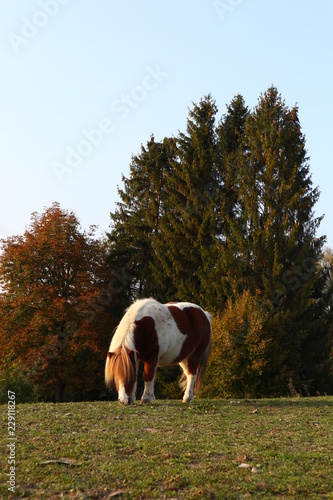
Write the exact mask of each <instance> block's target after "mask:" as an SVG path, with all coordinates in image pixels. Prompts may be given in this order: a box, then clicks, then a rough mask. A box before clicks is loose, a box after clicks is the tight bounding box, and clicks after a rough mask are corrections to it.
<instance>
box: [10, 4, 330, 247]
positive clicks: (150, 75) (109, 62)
mask: <svg viewBox="0 0 333 500" xmlns="http://www.w3.org/2000/svg"><path fill="white" fill-rule="evenodd" d="M332 21H333V2H332V0H320V1H315V0H293V1H290V0H280V1H272V0H221V1H214V0H182V1H181V2H179V1H175V0H170V1H168V2H157V1H156V0H155V1H153V0H141V1H140V2H138V1H134V0H127V1H126V2H115V1H112V0H97V1H95V2H94V1H92V0H21V1H20V2H13V0H2V1H1V4H0V34H1V37H0V64H1V75H2V76H1V79H0V127H1V130H0V144H1V146H0V187H1V196H0V238H1V237H2V238H3V237H7V236H12V235H18V234H23V232H24V231H25V229H26V227H27V226H28V225H29V224H30V216H31V213H32V212H38V213H42V212H43V210H44V209H45V208H46V207H50V206H51V205H52V203H53V202H59V203H60V205H61V207H62V208H63V209H68V210H73V211H74V212H75V213H76V215H77V217H78V218H79V220H80V223H81V227H82V229H88V228H89V226H90V225H93V224H94V225H98V227H99V229H98V233H97V234H98V235H101V234H104V232H105V231H108V230H109V224H110V212H113V211H114V210H115V207H116V205H115V203H116V202H117V201H118V200H119V196H118V192H117V187H118V186H119V187H122V174H124V175H125V176H128V173H129V165H130V162H131V157H132V155H137V154H140V148H141V144H143V145H145V144H146V143H147V141H148V140H149V138H150V136H151V134H154V136H155V139H156V140H162V139H163V138H164V137H172V136H177V135H178V133H179V131H181V132H185V130H186V120H187V117H188V110H189V108H191V107H192V106H193V103H197V102H199V100H200V99H201V98H202V97H204V96H205V95H207V94H208V93H211V95H212V97H213V98H214V99H215V100H216V104H217V107H218V115H217V116H218V120H219V119H220V118H221V117H222V115H223V114H224V113H225V112H226V105H228V104H229V103H230V101H231V100H232V99H233V97H234V96H235V95H236V94H238V93H240V94H241V95H242V96H243V97H244V99H245V103H246V105H247V106H248V107H249V108H250V109H253V108H254V107H255V106H256V105H257V103H258V98H259V96H260V94H262V93H264V92H265V91H266V90H267V89H268V88H269V87H270V86H271V85H274V86H276V87H277V89H278V91H279V92H280V93H281V95H282V98H283V99H284V100H285V102H286V104H287V106H289V107H293V106H294V105H295V104H297V105H298V108H299V118H300V123H301V126H302V132H303V133H304V134H305V137H306V147H307V151H308V156H309V157H310V160H309V164H310V171H311V174H312V180H313V185H314V186H318V187H319V190H320V191H321V196H320V200H319V202H318V203H317V204H316V207H315V210H316V216H320V215H322V214H325V217H324V220H323V222H322V223H321V226H320V228H319V230H318V236H321V235H326V236H327V244H328V246H330V247H331V248H333V223H332V222H333V221H332V214H333V175H332V153H331V144H332V136H333V125H332V114H333V113H332V111H333V105H332V99H331V98H330V97H329V96H330V94H331V92H332V89H333V68H332V52H333V50H332V49H333V30H332Z"/></svg>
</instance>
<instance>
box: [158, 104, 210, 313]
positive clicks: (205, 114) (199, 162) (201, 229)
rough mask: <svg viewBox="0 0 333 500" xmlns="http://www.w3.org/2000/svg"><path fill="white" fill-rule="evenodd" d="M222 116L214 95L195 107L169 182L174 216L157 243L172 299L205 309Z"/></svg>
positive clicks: (168, 216) (164, 225) (167, 214)
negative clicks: (217, 126)
mask: <svg viewBox="0 0 333 500" xmlns="http://www.w3.org/2000/svg"><path fill="white" fill-rule="evenodd" d="M216 113H217V108H216V104H215V101H214V100H213V99H212V97H211V96H210V95H208V96H207V97H205V98H204V99H203V100H201V101H200V102H199V104H198V105H196V104H194V105H193V109H192V110H190V111H189V117H188V120H187V133H186V134H183V133H180V134H179V136H178V138H177V161H175V162H173V165H172V166H173V168H172V171H171V173H170V175H169V176H168V177H167V179H166V189H167V193H168V200H167V207H168V210H167V211H165V214H164V217H163V218H162V219H161V225H160V232H159V233H158V234H157V235H156V236H155V237H154V248H155V249H156V259H157V261H158V263H159V266H160V269H161V273H160V276H161V280H160V286H161V287H162V288H163V289H164V294H165V296H166V298H167V299H172V300H173V299H175V298H176V299H179V300H192V301H194V302H197V303H201V304H205V300H206V299H205V296H204V293H203V288H204V286H203V283H204V281H205V277H206V274H205V263H204V260H203V251H204V249H206V248H209V247H210V246H211V245H212V244H213V242H214V239H215V232H216V229H215V214H214V202H213V200H214V196H215V193H216V188H217V168H216V132H215V126H214V125H215V115H216ZM165 283H167V287H166V286H165Z"/></svg>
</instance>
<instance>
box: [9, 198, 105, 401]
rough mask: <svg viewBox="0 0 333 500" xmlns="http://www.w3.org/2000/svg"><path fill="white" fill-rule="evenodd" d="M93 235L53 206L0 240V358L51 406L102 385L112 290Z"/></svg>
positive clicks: (102, 252) (100, 246)
mask: <svg viewBox="0 0 333 500" xmlns="http://www.w3.org/2000/svg"><path fill="white" fill-rule="evenodd" d="M94 231H95V228H94V227H91V228H90V231H89V232H85V231H81V229H80V224H79V221H78V219H77V217H76V216H75V214H74V213H73V212H69V211H65V210H63V209H61V208H60V206H59V204H58V203H54V204H53V205H52V207H50V208H48V209H46V210H45V211H44V212H43V213H42V214H41V215H40V214H38V213H33V214H32V216H31V225H30V226H29V227H28V228H27V230H26V231H25V233H24V234H23V236H13V237H9V238H6V239H4V240H2V254H1V256H0V279H1V288H2V296H1V301H0V305H1V310H0V315H1V318H0V319H1V322H2V328H1V337H2V339H1V340H2V342H1V343H2V350H3V355H4V356H6V360H7V364H10V363H15V364H16V365H17V364H18V365H19V367H20V369H21V370H23V372H26V373H27V374H29V377H30V379H31V380H32V381H33V383H35V384H37V385H38V386H39V387H40V389H41V393H42V394H43V395H44V396H46V397H47V398H53V399H55V400H56V401H62V400H63V396H64V390H65V388H66V392H67V391H68V392H69V394H73V393H75V395H76V397H85V396H86V395H87V394H89V393H92V391H96V390H98V388H101V387H102V386H103V385H102V384H103V363H104V359H105V353H106V350H107V346H108V342H109V339H110V336H111V331H112V328H113V326H114V325H111V321H110V315H109V312H108V311H109V308H110V303H111V301H112V299H113V291H112V286H111V285H110V283H111V282H110V276H109V271H108V267H107V265H106V263H105V256H106V249H105V244H104V243H103V242H102V241H100V240H98V239H95V238H94ZM7 368H10V367H9V366H7ZM3 369H6V366H3V364H2V370H3Z"/></svg>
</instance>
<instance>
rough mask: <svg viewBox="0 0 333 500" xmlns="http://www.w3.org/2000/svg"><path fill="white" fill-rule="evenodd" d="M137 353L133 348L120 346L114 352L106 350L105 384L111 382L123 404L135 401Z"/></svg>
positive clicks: (108, 384) (109, 384)
mask: <svg viewBox="0 0 333 500" xmlns="http://www.w3.org/2000/svg"><path fill="white" fill-rule="evenodd" d="M136 373H137V355H136V352H135V351H133V350H129V349H126V347H124V346H121V347H119V348H118V349H117V350H116V351H115V352H108V354H107V358H106V364H105V381H106V384H107V386H111V385H112V384H113V383H114V385H115V386H116V389H117V392H118V400H119V402H120V403H123V404H130V403H134V402H135V391H136Z"/></svg>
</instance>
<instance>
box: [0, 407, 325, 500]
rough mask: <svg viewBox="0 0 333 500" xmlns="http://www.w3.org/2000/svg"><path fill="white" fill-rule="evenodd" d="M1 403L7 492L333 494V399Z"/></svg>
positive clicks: (79, 495) (82, 495)
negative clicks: (11, 415) (11, 412)
mask: <svg viewBox="0 0 333 500" xmlns="http://www.w3.org/2000/svg"><path fill="white" fill-rule="evenodd" d="M0 411H1V422H2V425H1V460H2V467H1V489H0V496H1V498H9V497H10V496H11V495H12V497H13V498H23V497H28V498H38V499H44V498H45V499H53V498H66V499H67V498H68V499H90V498H109V499H111V498H142V499H149V498H187V499H191V498H235V499H236V498H237V499H238V498H250V497H252V498H264V499H268V498H300V499H309V498H313V499H316V498H333V398H329V397H320V398H313V399H312V398H309V399H307V398H296V399H275V400H274V399H270V400H268V399H266V400H265V399H262V400H240V401H223V400H202V399H196V400H195V401H194V402H192V403H191V404H183V403H182V402H181V401H156V402H155V403H154V404H152V405H148V406H141V405H140V404H136V405H133V406H129V407H122V406H120V405H119V404H118V403H116V402H96V403H91V402H89V403H65V404H58V405H54V404H44V403H40V404H21V405H20V404H19V405H17V406H16V412H15V424H16V428H15V437H16V438H17V439H16V441H15V450H14V451H12V452H11V449H10V447H8V443H10V442H11V439H10V438H9V436H8V434H9V430H8V408H7V405H2V406H0ZM10 453H12V454H10ZM10 458H14V459H15V493H13V494H9V492H8V490H7V488H8V486H9V484H7V483H6V481H7V480H8V479H9V476H7V474H8V473H9V468H10V465H9V463H8V461H9V459H10ZM241 464H246V465H243V466H242V467H239V466H240V465H241Z"/></svg>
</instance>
